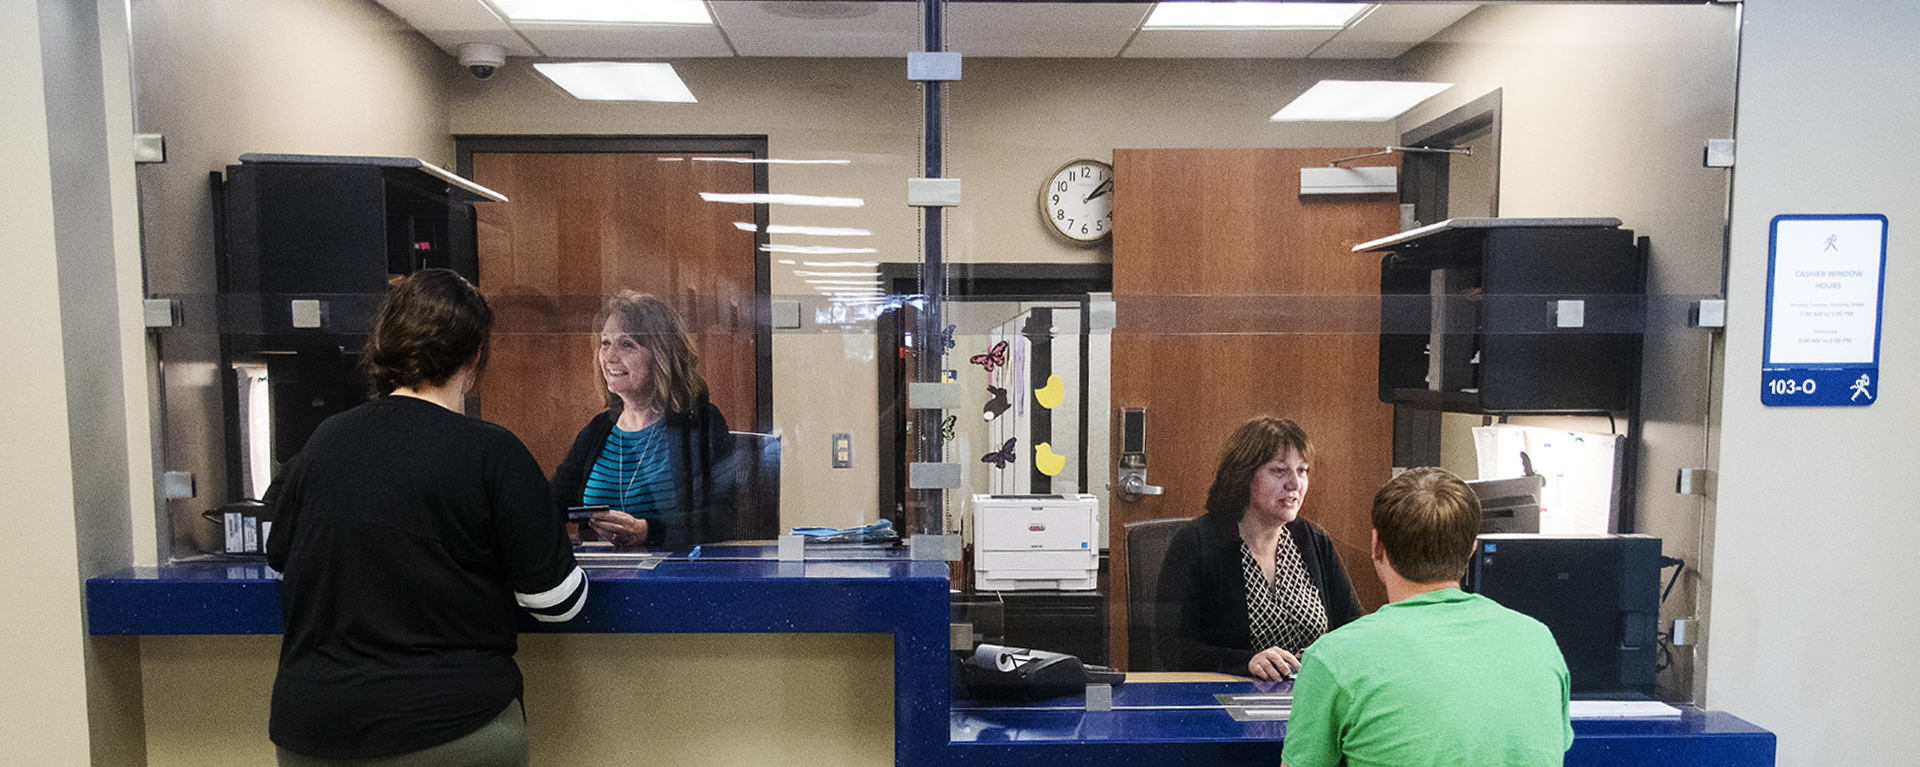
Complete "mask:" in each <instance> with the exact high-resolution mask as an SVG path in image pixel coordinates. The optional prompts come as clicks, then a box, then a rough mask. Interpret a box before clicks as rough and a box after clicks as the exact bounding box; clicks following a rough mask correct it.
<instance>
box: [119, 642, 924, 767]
mask: <svg viewBox="0 0 1920 767" xmlns="http://www.w3.org/2000/svg"><path fill="white" fill-rule="evenodd" d="M127 641H138V642H139V645H140V652H141V658H142V660H141V674H142V677H143V682H144V688H145V695H146V701H145V702H146V711H147V758H148V762H147V764H148V765H150V767H173V766H175V765H178V766H179V767H225V766H226V765H233V766H234V767H239V766H240V765H246V766H247V767H257V765H262V764H271V763H272V762H273V758H274V756H273V745H272V744H271V743H269V742H268V741H267V711H268V703H269V700H270V699H271V697H272V689H273V674H274V668H275V665H276V661H277V659H278V656H279V652H280V637H278V636H262V637H256V636H213V637H144V638H141V639H138V640H127ZM519 660H520V667H521V670H522V671H523V672H524V673H525V674H526V678H527V700H526V703H527V722H528V728H529V737H530V738H531V740H532V742H533V763H534V764H535V765H555V766H556V767H557V766H559V765H565V766H566V767H595V765H629V764H634V763H636V762H639V763H645V764H672V765H683V766H685V767H699V766H700V765H728V766H730V767H731V766H736V765H760V764H764V765H776V764H777V765H792V764H831V765H850V766H857V765H891V764H893V745H894V744H893V731H894V727H893V647H892V638H891V637H890V636H888V635H883V634H541V635H529V636H523V637H521V640H520V654H519Z"/></svg>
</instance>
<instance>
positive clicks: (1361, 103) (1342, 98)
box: [1270, 80, 1453, 122]
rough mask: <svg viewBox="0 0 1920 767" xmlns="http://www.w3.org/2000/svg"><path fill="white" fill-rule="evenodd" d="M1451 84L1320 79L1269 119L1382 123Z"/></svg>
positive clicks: (1276, 120) (1280, 120) (1451, 85)
mask: <svg viewBox="0 0 1920 767" xmlns="http://www.w3.org/2000/svg"><path fill="white" fill-rule="evenodd" d="M1451 87H1453V83H1409V82H1383V81H1358V80H1322V81H1320V82H1319V83H1317V84H1315V85H1314V86H1313V87H1312V88H1308V89H1307V92H1306V93H1302V94H1300V97H1299V98H1296V99H1294V100H1293V103H1291V104H1288V105H1286V106H1285V107H1283V108H1281V110H1280V111H1278V112H1275V113H1274V115H1273V117H1272V118H1270V119H1271V120H1272V121H1273V122H1343V121H1344V122H1385V121H1387V120H1391V119H1393V118H1395V117H1399V116H1400V115H1401V114H1402V113H1405V112H1406V111H1407V110H1409V109H1412V108H1414V106H1415V105H1418V104H1419V103H1420V102H1422V101H1426V100H1427V99H1429V98H1432V97H1433V96H1434V95H1435V94H1438V93H1439V92H1441V91H1444V90H1446V89H1448V88H1451Z"/></svg>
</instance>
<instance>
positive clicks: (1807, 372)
mask: <svg viewBox="0 0 1920 767" xmlns="http://www.w3.org/2000/svg"><path fill="white" fill-rule="evenodd" d="M1862 220H1871V221H1879V222H1880V273H1879V275H1878V283H1879V284H1878V285H1877V286H1876V288H1875V291H1874V305H1873V360H1872V361H1871V362H1870V363H1867V364H1860V363H1851V364H1832V365H1807V364H1777V365H1776V364H1775V363H1774V361H1773V288H1774V269H1775V267H1776V263H1777V260H1778V258H1779V255H1780V253H1779V246H1780V222H1782V221H1862ZM1889 228H1890V226H1889V225H1888V223H1887V217H1886V216H1885V215H1882V214H1879V213H1852V214H1831V215H1830V214H1818V213H1783V214H1781V215H1778V216H1774V217H1773V220H1772V221H1771V222H1769V223H1768V224H1767V321H1766V332H1765V334H1764V335H1763V336H1762V337H1761V339H1760V404H1762V405H1766V406H1767V407H1867V406H1869V405H1872V404H1873V403H1874V402H1876V401H1878V400H1879V397H1880V332H1881V331H1880V329H1881V325H1882V323H1883V322H1884V321H1885V317H1884V316H1883V311H1882V310H1883V309H1884V308H1885V306H1886V299H1887V232H1888V229H1889ZM1863 398H1864V399H1863Z"/></svg>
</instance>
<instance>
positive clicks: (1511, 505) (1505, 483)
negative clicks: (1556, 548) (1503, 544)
mask: <svg viewBox="0 0 1920 767" xmlns="http://www.w3.org/2000/svg"><path fill="white" fill-rule="evenodd" d="M1546 486H1547V478H1546V477H1542V476H1540V475H1538V474H1529V475H1527V476H1524V477H1514V478H1512V479H1476V480H1472V481H1469V482H1467V487H1470V488H1473V494H1474V495H1476V496H1479V498H1480V532H1481V533H1537V532H1540V491H1541V490H1542V489H1544V488H1546Z"/></svg>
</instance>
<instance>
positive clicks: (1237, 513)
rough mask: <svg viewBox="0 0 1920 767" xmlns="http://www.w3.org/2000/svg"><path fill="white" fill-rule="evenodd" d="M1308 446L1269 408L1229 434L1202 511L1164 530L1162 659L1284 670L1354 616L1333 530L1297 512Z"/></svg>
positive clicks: (1219, 667)
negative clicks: (1167, 533)
mask: <svg viewBox="0 0 1920 767" xmlns="http://www.w3.org/2000/svg"><path fill="white" fill-rule="evenodd" d="M1313 452H1314V451H1313V444H1312V443H1311V442H1309V441H1308V440H1307V434H1306V432H1305V431H1304V430H1302V429H1301V428H1300V426H1299V425H1298V424H1295V423H1294V422H1292V421H1289V420H1285V419H1281V418H1274V417H1272V416H1259V417H1256V418H1254V419H1252V420H1249V421H1247V422H1246V423H1244V424H1241V426H1240V428H1238V429H1236V430H1234V432H1233V435H1232V436H1231V437H1229V438H1228V439H1227V447H1226V450H1225V451H1224V452H1223V454H1222V455H1221V456H1220V466H1219V469H1218V470H1216V471H1215V473H1214V478H1213V486H1212V487H1211V488H1210V489H1209V490H1208V491H1207V507H1206V508H1207V513H1206V514H1204V515H1202V516H1201V517H1200V518H1198V519H1195V520H1193V521H1192V522H1189V523H1187V524H1186V526H1184V527H1182V528H1181V529H1180V531H1179V532H1177V533H1175V534H1174V538H1173V541H1172V542H1171V543H1170V544H1169V545H1168V549H1167V556H1166V559H1165V561H1164V563H1163V564H1162V566H1161V571H1160V584H1159V590H1158V594H1159V599H1160V600H1161V606H1160V611H1159V614H1158V618H1157V620H1158V622H1159V625H1160V626H1161V627H1162V629H1161V631H1160V632H1159V636H1161V637H1162V641H1161V642H1160V646H1159V647H1158V648H1157V651H1158V652H1159V654H1160V657H1161V659H1162V660H1163V662H1166V663H1169V664H1171V665H1172V666H1173V667H1174V668H1176V669H1180V670H1186V671H1217V672H1223V673H1229V674H1239V675H1245V676H1252V677H1255V678H1257V679H1267V680H1279V679H1286V678H1289V677H1291V676H1292V675H1293V673H1294V672H1295V671H1297V670H1299V668H1300V653H1301V651H1302V650H1304V649H1306V646H1307V645H1309V644H1312V643H1313V640H1314V639H1317V638H1319V636H1320V635H1321V634H1324V633H1326V632H1328V631H1332V630H1333V629H1336V628H1339V627H1340V626H1343V625H1346V624H1347V623H1348V622H1351V621H1352V620H1354V619H1355V618H1358V617H1360V601H1359V599H1358V598H1357V597H1356V596H1355V595H1354V592H1353V585H1352V584H1351V583H1349V582H1348V580H1347V574H1346V570H1345V569H1344V568H1343V567H1342V566H1341V564H1340V556H1339V554H1337V553H1335V552H1334V548H1333V541H1332V539H1330V538H1328V537H1327V533H1326V531H1324V530H1321V529H1320V527H1319V526H1317V525H1314V524H1313V523H1311V522H1308V521H1307V520H1305V519H1302V518H1300V508H1301V504H1302V503H1303V502H1304V501H1305V500H1306V496H1307V485H1308V469H1309V468H1310V465H1311V463H1312V460H1313Z"/></svg>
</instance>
